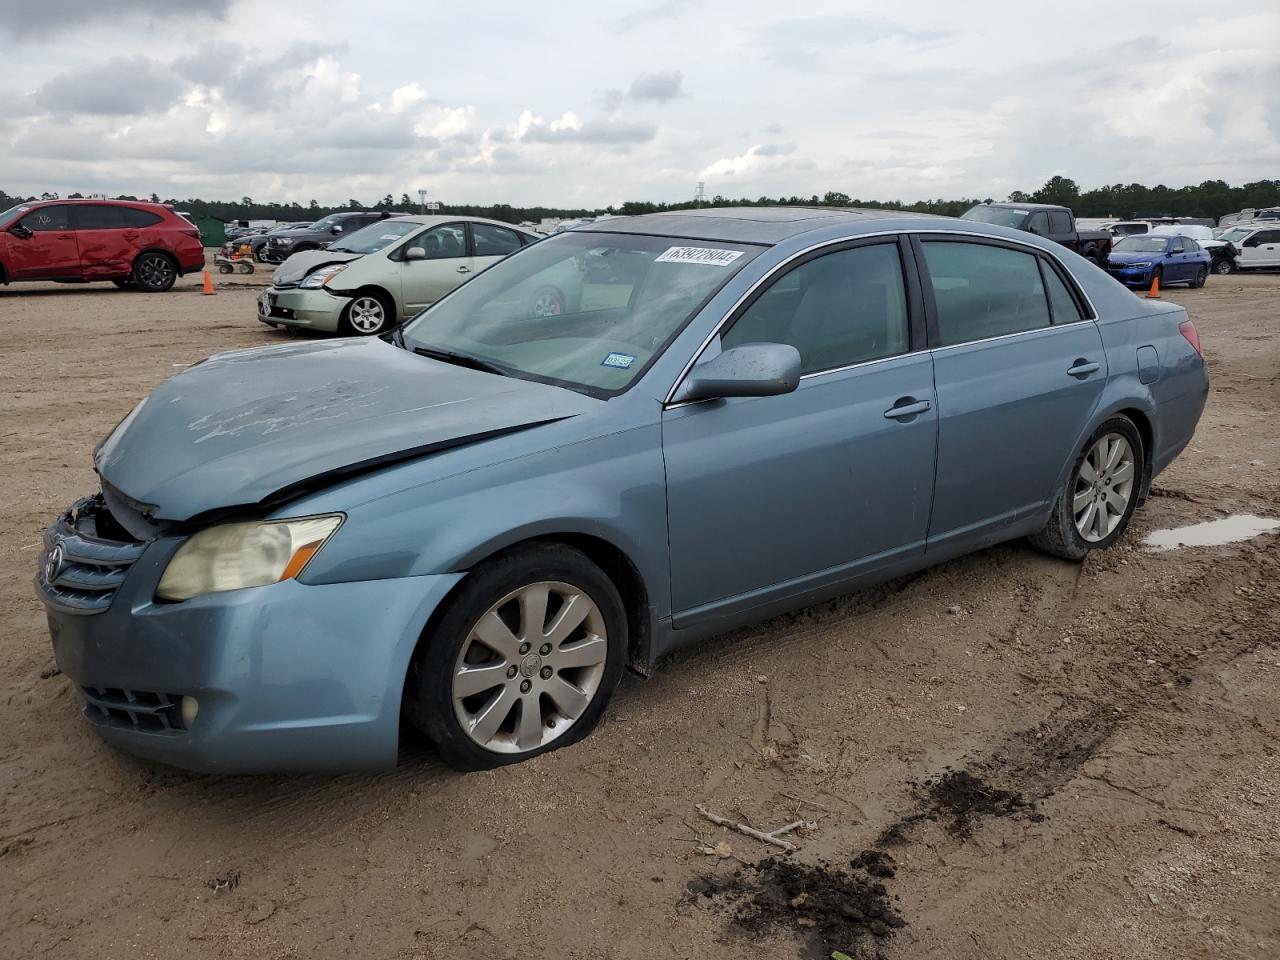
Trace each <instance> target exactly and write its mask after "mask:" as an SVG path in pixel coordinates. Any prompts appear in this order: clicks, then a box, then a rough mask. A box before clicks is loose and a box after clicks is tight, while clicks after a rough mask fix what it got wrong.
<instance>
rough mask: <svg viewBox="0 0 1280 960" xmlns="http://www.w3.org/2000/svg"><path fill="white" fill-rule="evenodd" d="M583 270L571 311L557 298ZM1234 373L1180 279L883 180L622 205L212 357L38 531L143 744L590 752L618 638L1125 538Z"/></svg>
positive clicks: (642, 645) (189, 749) (637, 652)
mask: <svg viewBox="0 0 1280 960" xmlns="http://www.w3.org/2000/svg"><path fill="white" fill-rule="evenodd" d="M566 276H570V277H576V278H577V280H576V281H575V283H576V284H578V286H577V287H576V288H575V290H574V295H573V297H572V298H571V302H572V304H573V306H572V309H569V310H565V311H563V312H561V313H559V314H555V315H539V314H537V313H531V312H530V311H529V309H528V306H527V304H528V300H529V297H528V295H527V294H528V293H529V292H531V291H536V290H538V289H541V288H542V287H543V286H545V285H546V284H547V282H548V278H560V279H559V280H558V281H557V282H562V281H563V278H564V277H566ZM1207 390H1208V378H1207V375H1206V372H1205V365H1204V363H1203V361H1202V360H1201V357H1200V347H1199V342H1198V339H1197V335H1196V331H1195V328H1194V327H1193V326H1192V324H1191V322H1190V321H1189V320H1188V319H1187V316H1186V313H1185V312H1184V311H1183V310H1182V308H1180V307H1178V306H1176V305H1173V304H1170V303H1167V302H1161V301H1155V300H1146V299H1139V298H1136V297H1134V296H1133V295H1132V294H1131V293H1129V292H1128V291H1127V290H1125V288H1124V287H1123V286H1121V285H1120V284H1119V283H1117V282H1116V281H1115V280H1113V279H1111V278H1110V277H1109V276H1107V275H1106V273H1104V272H1103V271H1102V270H1099V269H1098V268H1097V267H1095V266H1093V265H1092V264H1090V263H1087V262H1086V261H1084V260H1082V259H1080V258H1079V257H1077V256H1076V255H1074V254H1072V253H1070V252H1069V251H1066V250H1064V248H1062V247H1061V246H1059V245H1057V244H1055V243H1053V242H1051V241H1048V240H1044V239H1041V238H1039V237H1036V236H1033V235H1030V234H1027V233H1024V232H1021V231H1015V230H1010V229H1005V228H1002V227H997V226H993V225H988V224H982V223H977V222H973V221H961V220H949V219H942V218H926V217H916V216H909V215H905V214H894V213H886V212H883V211H865V212H863V211H855V210H809V209H801V208H785V209H770V208H752V209H742V210H735V209H710V210H699V211H690V212H687V213H680V214H657V215H650V216H642V217H633V218H618V219H610V220H604V221H600V222H597V223H595V224H592V225H591V226H590V227H589V228H584V229H581V230H574V231H570V232H566V233H564V234H561V235H558V236H556V237H552V238H550V239H547V240H544V241H542V242H540V243H537V244H534V245H532V246H530V247H527V248H525V249H523V250H521V251H519V252H518V253H516V254H514V255H513V256H511V257H509V258H508V259H506V260H504V261H502V262H501V263H498V264H497V265H495V266H493V267H492V268H490V269H489V270H487V271H485V272H484V273H482V274H480V275H479V276H478V277H476V278H475V279H473V280H471V281H470V282H468V283H467V284H464V285H463V286H462V287H460V288H458V289H457V290H455V291H454V292H453V293H451V294H449V295H448V296H446V297H445V298H443V299H442V300H440V301H439V302H438V303H436V304H435V305H434V306H432V307H431V308H429V309H428V310H426V311H425V312H424V313H422V314H421V315H419V316H418V317H417V318H415V319H414V320H412V321H410V322H409V323H408V324H407V325H406V326H405V327H404V328H403V329H401V330H397V331H395V332H394V333H393V334H392V335H391V336H389V337H388V338H386V339H351V340H330V341H323V342H312V343H305V344H289V345H282V346H274V347H266V348H262V349H255V350H247V351H239V352H235V353H225V354H219V355H217V356H214V357H211V358H210V359H208V360H207V361H205V362H203V363H200V364H198V365H196V366H195V367H193V368H191V369H189V370H187V371H185V372H183V373H181V374H179V375H178V376H176V377H174V378H173V379H172V380H170V381H169V382H168V383H166V384H164V385H162V386H161V387H159V388H158V389H157V390H156V391H155V392H154V393H152V394H151V396H149V397H148V398H146V399H145V400H143V401H142V403H140V404H139V405H138V406H137V407H136V408H135V409H134V410H133V412H132V413H130V414H129V416H128V417H126V418H125V420H124V421H123V422H122V423H121V424H120V425H119V426H118V427H116V429H115V430H114V431H113V432H112V434H111V435H110V436H109V437H108V438H107V439H106V440H105V441H104V442H103V443H102V445H101V446H100V447H99V448H98V450H97V451H96V452H95V458H94V462H95V465H96V468H97V470H98V473H99V474H100V475H101V481H102V483H101V490H100V492H98V493H96V494H94V495H92V496H90V497H87V498H86V499H84V500H82V501H80V502H79V503H77V504H75V505H74V506H72V507H71V508H70V509H69V510H68V511H67V512H66V513H65V514H63V515H62V516H61V517H60V518H58V519H57V520H56V522H55V523H54V524H53V526H51V527H50V529H49V531H48V533H47V534H46V537H45V550H44V552H43V554H42V556H41V559H40V567H39V571H38V574H37V577H36V588H37V592H38V594H39V596H40V597H41V599H42V600H43V601H44V603H45V605H46V606H47V608H48V613H49V626H50V630H51V633H52V639H53V647H54V651H55V654H56V656H57V661H58V664H59V665H60V666H61V668H62V670H63V672H64V673H65V674H66V675H67V676H68V677H69V678H70V679H71V680H72V681H73V682H74V683H75V685H76V689H77V692H78V693H79V694H80V697H81V700H82V702H83V707H84V714H85V717H86V718H87V719H88V721H89V722H90V724H91V725H92V727H93V729H94V730H95V731H96V732H97V733H99V734H100V735H101V736H102V737H103V738H104V739H106V740H108V741H110V742H111V743H113V744H116V745H117V746H119V747H121V748H123V749H125V750H128V751H131V752H133V753H135V754H140V755H142V756H144V757H149V758H152V759H155V760H160V761H165V762H168V763H172V764H177V765H180V766H184V767H190V768H194V769H200V770H216V771H265V770H317V769H325V770H339V769H344V770H345V769H352V768H368V767H381V766H387V765H390V764H393V763H395V761H396V757H397V749H398V745H399V743H400V741H401V736H402V733H404V732H405V731H406V730H410V731H417V732H418V733H421V734H425V735H426V736H427V737H429V738H430V739H431V740H432V741H434V743H435V744H436V745H437V746H438V748H439V749H440V751H441V753H442V754H443V755H444V757H445V758H447V759H448V760H449V761H450V762H451V763H453V764H455V765H457V766H458V767H462V768H468V769H477V768H486V767H494V766H498V765H500V764H504V763H510V762H512V761H517V760H521V759H524V758H526V757H530V756H534V755H536V754H539V753H542V752H544V751H547V750H551V749H554V748H556V747H562V746H565V745H568V744H571V743H573V742H574V741H576V740H578V739H580V738H581V737H583V736H585V735H586V734H587V733H588V732H589V731H590V730H591V728H592V727H593V726H594V725H595V724H596V723H597V722H598V721H599V719H600V716H601V714H602V712H603V711H604V709H605V705H606V703H607V701H608V699H609V697H610V695H611V694H612V692H613V690H614V688H615V686H616V685H617V683H618V680H619V678H620V676H621V674H622V671H623V669H624V668H625V667H627V666H630V667H632V668H634V669H635V670H638V671H640V672H641V673H644V672H647V671H649V670H650V669H651V668H652V666H653V664H654V662H655V661H656V660H657V659H658V658H659V657H661V656H662V655H663V654H666V653H668V652H670V651H672V650H673V649H675V648H677V647H680V646H683V645H685V644H687V643H690V642H692V641H694V640H696V639H698V638H700V637H704V636H706V635H708V634H711V633H715V632H718V631H723V630H726V629H728V628H731V627H733V626H735V625H738V624H743V623H746V622H750V621H757V620H760V619H762V618H764V617H768V616H771V615H774V614H776V613H779V612H781V611H785V610H789V609H792V608H795V607H799V606H803V605H805V604H811V603H814V602H817V601H819V600H822V599H824V598H827V597H831V596H833V595H836V594H840V593H844V592H847V591H850V590H853V589H855V588H857V587H860V586H865V585H867V584H870V583H874V582H876V581H881V580H884V579H886V578H889V577H895V576H900V575H902V574H905V573H907V572H909V571H912V570H917V569H920V568H921V567H925V566H927V565H930V564H935V563H939V562H942V561H944V560H947V559H948V558H951V557H955V556H958V555H960V554H963V553H967V552H969V551H972V550H977V549H980V548H982V547H986V546H989V545H991V544H994V543H998V542H1000V541H1004V540H1009V539H1012V538H1015V537H1029V538H1030V539H1031V541H1032V542H1033V543H1034V544H1036V545H1037V546H1039V547H1041V548H1042V549H1044V550H1047V551H1049V552H1050V553H1053V554H1055V555H1057V556H1060V557H1063V558H1066V559H1069V560H1079V559H1081V558H1083V557H1084V556H1085V555H1086V554H1087V553H1088V552H1089V551H1090V550H1097V549H1105V548H1107V547H1110V546H1111V545H1112V544H1114V543H1115V542H1116V541H1117V540H1118V539H1119V538H1120V537H1121V536H1122V535H1123V534H1124V531H1125V527H1126V525H1127V524H1128V522H1129V519H1130V517H1131V516H1132V514H1133V511H1134V509H1135V508H1136V507H1137V506H1138V505H1139V504H1140V503H1141V502H1142V501H1143V499H1144V498H1145V497H1146V496H1147V494H1148V491H1149V490H1150V486H1151V480H1152V478H1153V477H1154V476H1156V475H1157V474H1158V473H1160V471H1161V470H1163V469H1164V468H1165V467H1167V466H1168V465H1169V463H1170V461H1172V460H1173V458H1174V457H1176V456H1177V455H1178V453H1179V452H1180V451H1181V450H1182V449H1183V448H1184V447H1185V446H1186V445H1187V443H1188V441H1190V440H1191V437H1192V434H1193V432H1194V431H1195V427H1196V423H1197V421H1198V420H1199V417H1200V414H1201V411H1202V409H1203V407H1204V403H1205V396H1206V393H1207Z"/></svg>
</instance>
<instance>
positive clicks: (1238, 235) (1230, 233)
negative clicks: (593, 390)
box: [0, 217, 1253, 243]
mask: <svg viewBox="0 0 1280 960" xmlns="http://www.w3.org/2000/svg"><path fill="white" fill-rule="evenodd" d="M2 219H4V218H3V217H0V220H2ZM1251 233H1253V231H1252V230H1242V229H1240V228H1239V227H1236V228H1235V229H1234V230H1227V231H1224V232H1223V233H1220V234H1218V239H1220V240H1229V241H1230V242H1231V243H1238V242H1239V241H1241V240H1243V239H1244V238H1245V237H1247V236H1248V235H1249V234H1251Z"/></svg>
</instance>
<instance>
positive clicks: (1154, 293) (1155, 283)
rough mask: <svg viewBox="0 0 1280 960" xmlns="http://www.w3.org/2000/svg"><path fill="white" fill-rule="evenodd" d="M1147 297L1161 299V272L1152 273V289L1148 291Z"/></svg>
mask: <svg viewBox="0 0 1280 960" xmlns="http://www.w3.org/2000/svg"><path fill="white" fill-rule="evenodd" d="M1147 298H1148V299H1149V300H1159V299H1160V274H1158V273H1153V274H1152V275H1151V289H1150V290H1148V291H1147Z"/></svg>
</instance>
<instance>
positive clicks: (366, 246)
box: [329, 220, 422, 253]
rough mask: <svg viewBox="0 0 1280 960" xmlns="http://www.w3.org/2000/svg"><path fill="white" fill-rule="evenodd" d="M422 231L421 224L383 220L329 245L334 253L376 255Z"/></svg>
mask: <svg viewBox="0 0 1280 960" xmlns="http://www.w3.org/2000/svg"><path fill="white" fill-rule="evenodd" d="M421 229H422V224H420V223H408V222H405V221H395V220H383V221H382V222H381V223H374V224H370V225H369V226H367V227H365V228H364V229H363V230H357V231H356V232H355V233H353V234H351V236H349V237H343V238H342V239H341V240H339V241H338V242H337V243H331V244H329V250H330V251H332V252H334V253H376V252H377V251H379V250H381V249H382V248H383V247H385V246H387V245H388V244H392V243H395V242H396V241H397V240H399V239H400V238H401V237H404V236H407V235H408V234H410V233H413V231H415V230H421Z"/></svg>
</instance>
